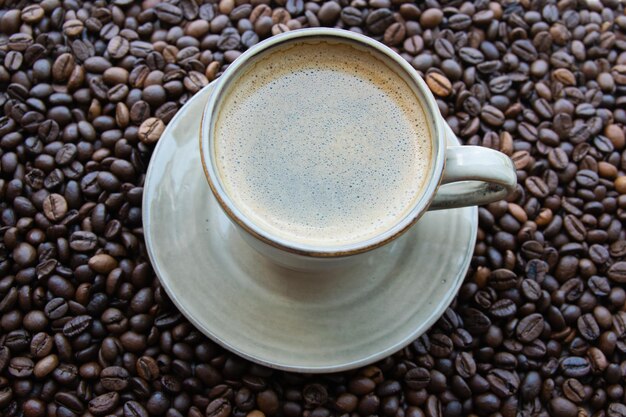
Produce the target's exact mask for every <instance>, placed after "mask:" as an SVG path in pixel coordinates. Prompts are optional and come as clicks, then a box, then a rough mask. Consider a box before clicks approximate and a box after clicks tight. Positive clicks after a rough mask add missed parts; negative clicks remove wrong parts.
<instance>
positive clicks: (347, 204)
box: [214, 41, 432, 246]
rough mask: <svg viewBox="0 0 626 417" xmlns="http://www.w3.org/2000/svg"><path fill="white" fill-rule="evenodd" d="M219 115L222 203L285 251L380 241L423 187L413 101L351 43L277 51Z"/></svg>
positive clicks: (423, 141) (237, 87)
mask: <svg viewBox="0 0 626 417" xmlns="http://www.w3.org/2000/svg"><path fill="white" fill-rule="evenodd" d="M218 106H219V108H220V113H219V115H218V117H217V120H216V124H215V127H214V129H215V130H214V146H215V148H214V152H215V160H216V165H217V168H218V175H219V176H220V179H221V182H222V184H223V186H224V189H225V191H226V193H227V194H228V195H229V197H230V198H231V199H232V200H233V203H234V204H235V206H236V207H237V208H238V209H239V210H240V211H241V212H242V213H243V214H244V215H245V216H246V217H248V218H249V219H250V220H251V221H252V222H253V223H255V224H256V225H257V226H258V227H260V228H262V229H264V230H265V231H267V232H269V233H271V234H272V235H274V236H277V237H279V238H282V239H285V240H287V241H290V242H297V243H301V244H309V245H326V246H339V245H348V244H351V243H357V242H362V241H364V240H366V239H368V238H372V237H374V236H377V235H378V234H380V233H382V232H384V231H386V230H388V229H390V228H391V227H392V226H394V225H395V224H396V223H397V222H398V221H400V220H401V219H402V218H403V217H404V216H406V215H407V213H408V211H409V209H410V208H411V207H412V205H413V204H414V203H415V201H416V199H418V198H419V197H420V195H421V191H422V189H423V188H424V186H425V184H426V183H427V182H428V181H429V170H430V165H431V161H432V144H431V132H430V131H429V127H428V123H427V119H426V114H425V111H424V108H423V106H422V105H421V103H420V98H419V97H418V96H417V95H416V94H415V93H414V92H413V90H412V89H411V88H410V87H409V85H408V84H407V83H406V82H405V81H404V79H403V78H402V77H401V76H400V75H398V74H397V73H396V71H394V69H392V68H390V67H389V66H388V64H386V63H385V62H383V61H382V60H381V59H380V58H378V57H376V56H375V55H373V54H372V53H370V52H367V51H365V50H362V49H360V48H358V47H356V46H352V45H351V44H349V43H347V42H336V43H331V42H324V41H317V42H315V43H309V42H306V41H302V42H296V43H291V44H287V45H284V46H281V47H278V48H274V49H272V50H271V51H269V52H266V53H265V54H262V55H260V56H259V57H258V58H256V60H255V61H253V62H252V64H251V65H250V67H249V68H247V69H246V70H244V72H243V73H242V74H241V75H239V76H238V78H236V79H233V80H232V82H231V83H230V84H229V86H227V91H225V95H224V98H223V99H222V102H221V104H218Z"/></svg>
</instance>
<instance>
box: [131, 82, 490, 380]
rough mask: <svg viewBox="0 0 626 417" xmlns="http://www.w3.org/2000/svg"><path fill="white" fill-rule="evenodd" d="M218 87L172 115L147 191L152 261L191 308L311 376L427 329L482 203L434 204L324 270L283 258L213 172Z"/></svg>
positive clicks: (283, 365)
mask: <svg viewBox="0 0 626 417" xmlns="http://www.w3.org/2000/svg"><path fill="white" fill-rule="evenodd" d="M211 88H212V87H211V86H207V87H206V88H205V89H203V90H202V91H200V92H199V93H197V94H196V95H195V96H194V97H193V98H192V99H191V100H190V101H189V102H188V103H187V104H186V105H185V107H184V108H183V109H181V110H180V111H179V113H178V114H177V116H176V117H175V118H174V119H173V120H172V121H171V122H170V123H169V125H168V127H167V129H166V131H165V133H164V134H163V135H162V137H161V139H160V141H159V144H158V145H157V147H156V149H155V151H154V154H153V156H152V160H151V163H150V167H149V170H148V175H147V178H146V183H145V187H144V202H143V218H144V233H145V238H146V244H147V247H148V252H149V255H150V259H151V261H152V265H153V266H154V269H155V271H156V273H157V275H158V276H159V278H160V280H161V283H162V285H163V286H164V288H165V289H166V291H167V292H168V294H169V295H170V297H171V299H172V301H173V302H174V303H175V304H176V306H177V307H178V308H179V309H180V310H181V311H182V313H183V314H184V315H185V316H186V317H187V318H188V319H189V320H190V321H191V322H192V323H193V324H194V325H195V326H196V327H197V328H198V329H199V330H200V331H202V332H203V333H204V334H206V335H207V336H209V337H210V338H212V339H213V340H215V341H216V342H217V343H219V344H221V345H222V346H224V347H226V348H229V349H230V350H232V351H234V352H236V353H238V354H239V355H241V356H243V357H245V358H248V359H251V360H253V361H256V362H259V363H262V364H265V365H268V366H271V367H275V368H280V369H285V370H291V371H301V372H328V371H340V370H345V369H350V368H354V367H357V366H362V365H365V364H368V363H371V362H374V361H376V360H379V359H381V358H383V357H385V356H387V355H390V354H392V353H394V352H396V351H397V350H399V349H401V348H402V347H404V346H406V345H407V344H408V343H410V342H411V341H413V340H414V339H415V338H416V337H418V336H419V335H421V334H422V333H423V332H425V331H426V330H427V329H428V327H430V326H431V325H432V324H433V323H434V322H435V321H436V319H437V318H438V317H439V316H440V315H441V314H442V313H443V312H444V311H445V308H446V307H447V306H448V305H449V304H450V302H451V301H452V299H453V297H454V295H455V293H456V291H457V289H458V288H459V286H460V285H461V283H462V281H463V278H464V275H465V273H466V271H467V268H468V266H469V262H470V259H471V255H472V251H473V247H474V241H475V238H476V231H477V224H478V217H477V208H476V207H466V208H460V209H453V210H443V211H435V212H428V213H426V214H425V215H424V216H423V218H422V219H421V220H420V221H419V222H418V223H417V224H416V225H415V226H414V227H412V228H411V229H410V230H409V231H408V232H407V233H405V234H404V235H403V236H401V237H400V238H398V239H396V240H395V241H393V242H391V243H390V244H388V245H385V246H383V247H381V248H379V249H376V250H373V251H371V252H368V253H367V254H368V255H367V256H366V257H365V258H364V260H363V261H362V262H359V263H358V264H356V265H350V266H346V267H342V268H337V269H333V270H330V271H323V272H317V273H314V272H295V271H292V270H289V269H286V268H282V267H279V266H277V265H275V264H272V263H271V262H270V261H268V260H267V259H266V258H264V257H262V256H261V255H260V254H259V253H257V252H256V251H255V250H253V249H252V248H251V247H250V246H249V245H248V244H247V243H246V242H245V241H244V239H243V238H242V236H241V231H240V230H238V229H236V227H235V226H234V225H233V224H232V222H231V221H230V220H229V219H228V218H227V216H226V215H225V214H224V213H223V211H222V209H221V207H220V205H219V204H218V203H217V201H216V200H215V199H214V197H213V194H212V193H211V190H210V188H209V185H208V184H207V182H206V179H205V177H204V174H203V172H202V166H201V162H200V155H199V151H198V135H199V128H200V119H201V116H202V111H203V107H204V104H205V103H206V101H207V99H208V96H209V93H210V89H211ZM450 144H454V142H451V143H450Z"/></svg>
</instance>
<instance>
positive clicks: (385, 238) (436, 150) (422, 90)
mask: <svg viewBox="0 0 626 417" xmlns="http://www.w3.org/2000/svg"><path fill="white" fill-rule="evenodd" d="M315 37H320V38H336V39H342V40H348V41H352V42H355V43H358V44H360V45H362V46H365V47H368V48H372V49H374V50H376V51H377V52H379V53H381V54H382V55H384V56H385V57H386V59H389V60H391V61H393V62H395V63H396V64H397V65H398V66H399V67H400V68H401V70H402V71H404V73H405V75H407V77H406V78H407V81H410V82H411V83H413V86H412V87H415V89H416V91H417V92H418V93H419V94H420V97H421V99H422V100H421V105H422V106H423V107H424V110H425V113H426V119H427V122H428V123H429V129H430V131H431V143H432V147H433V160H432V162H431V166H430V170H429V181H428V182H427V183H426V184H425V186H424V187H423V188H422V190H421V196H419V197H418V198H417V199H416V200H415V201H414V202H413V204H412V205H411V206H410V208H409V209H408V210H407V214H405V215H404V217H402V218H401V219H400V220H398V221H396V223H394V224H393V226H391V227H389V228H388V229H386V230H385V231H383V232H381V233H379V234H377V235H375V236H373V237H370V238H368V239H364V240H362V241H358V242H355V243H350V244H344V245H336V246H330V245H328V246H322V245H309V244H304V243H299V242H294V241H289V240H287V239H283V238H281V237H279V236H275V235H273V234H272V233H270V232H268V231H267V230H265V229H263V228H262V227H260V226H258V225H257V224H256V223H254V222H253V221H252V220H250V219H249V218H248V217H247V216H246V215H245V214H244V213H243V212H242V211H241V210H239V208H238V207H237V205H236V204H235V203H234V201H233V200H232V199H231V198H230V196H229V195H228V193H227V192H226V190H225V189H224V187H223V185H222V181H221V178H220V176H219V174H218V172H217V169H216V167H215V163H214V162H215V152H214V149H215V146H214V145H215V138H214V128H215V116H216V114H217V112H216V110H217V107H216V104H217V102H218V100H219V99H221V93H222V92H223V91H224V89H225V88H226V87H227V86H228V85H229V83H230V81H232V79H233V78H235V76H236V75H237V74H238V73H239V71H241V70H243V69H245V68H246V67H247V66H248V64H249V61H250V58H252V57H254V56H256V55H258V54H260V53H262V52H264V51H266V50H268V49H271V48H273V47H276V46H278V45H281V44H284V43H286V42H290V41H293V40H297V39H306V38H315ZM215 84H216V85H215V88H214V90H213V92H212V93H211V95H210V96H209V99H208V101H207V103H206V105H205V107H204V110H203V114H202V120H201V123H200V134H199V144H200V159H201V162H202V169H203V171H204V175H205V177H206V179H207V182H208V183H209V186H210V188H211V191H212V192H213V195H214V196H215V198H216V199H217V201H218V202H219V204H220V206H221V207H222V209H223V210H224V212H225V213H226V214H227V215H228V217H229V218H230V219H231V220H232V221H234V222H235V223H236V224H237V225H239V226H240V227H241V228H242V229H244V231H246V232H247V233H250V234H251V235H252V236H253V237H255V238H257V239H259V240H261V241H262V242H264V243H266V244H269V245H271V246H273V247H276V248H278V249H281V250H283V251H286V252H290V253H294V254H298V255H304V256H307V257H318V258H334V257H342V256H349V255H355V254H358V253H363V252H367V251H369V250H372V249H375V248H378V247H380V246H383V245H385V244H387V243H389V242H390V241H392V240H394V239H396V238H397V237H399V236H400V235H402V234H403V233H404V232H406V231H407V230H408V229H409V228H410V227H411V226H413V224H415V223H416V222H417V220H419V218H420V217H421V216H422V214H424V213H425V212H426V210H427V209H428V207H429V205H430V203H431V202H432V200H433V198H434V196H435V193H436V191H437V189H438V187H439V185H440V182H441V179H442V177H443V168H444V164H445V148H446V145H445V134H444V132H445V131H444V127H443V123H444V122H443V117H442V116H441V114H440V113H439V108H438V106H437V103H436V101H435V98H434V96H433V95H432V93H431V92H430V90H429V89H428V86H427V85H426V82H425V81H424V80H423V79H422V77H420V76H419V74H418V73H417V71H416V70H415V69H414V68H413V67H412V66H411V65H410V64H409V63H408V62H406V61H405V60H404V59H403V58H402V57H401V56H400V55H398V54H397V53H396V52H394V51H393V50H392V49H391V48H389V47H387V46H386V45H384V44H382V43H380V42H378V41H376V40H374V39H371V38H369V37H367V36H365V35H361V34H358V33H355V32H351V31H347V30H342V29H335V28H306V29H298V30H294V31H289V32H285V33H282V34H279V35H276V36H273V37H270V38H268V39H266V40H264V41H262V42H259V43H258V44H256V45H254V46H253V47H251V48H250V49H248V50H247V51H246V52H244V53H243V54H242V55H241V56H240V57H239V58H238V59H237V60H235V62H233V63H232V64H230V65H229V67H228V68H227V69H226V70H225V71H224V73H223V74H222V75H221V76H220V78H219V79H218V80H217V82H216V83H215ZM207 127H208V128H207Z"/></svg>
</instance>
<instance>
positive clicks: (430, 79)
mask: <svg viewBox="0 0 626 417" xmlns="http://www.w3.org/2000/svg"><path fill="white" fill-rule="evenodd" d="M426 84H428V87H429V88H430V90H431V91H432V92H433V94H435V95H437V96H440V97H447V96H449V95H450V94H451V93H452V84H451V83H450V80H448V79H447V78H446V76H445V75H443V74H440V73H438V72H430V73H428V74H427V75H426Z"/></svg>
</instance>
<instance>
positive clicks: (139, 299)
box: [0, 0, 626, 417]
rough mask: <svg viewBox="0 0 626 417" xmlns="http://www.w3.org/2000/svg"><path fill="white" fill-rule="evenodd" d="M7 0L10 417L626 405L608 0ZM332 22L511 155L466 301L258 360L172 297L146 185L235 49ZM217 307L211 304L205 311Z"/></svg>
mask: <svg viewBox="0 0 626 417" xmlns="http://www.w3.org/2000/svg"><path fill="white" fill-rule="evenodd" d="M200 3H201V1H198V2H197V1H196V0H172V1H167V2H158V1H155V0H145V1H143V2H139V1H137V2H134V1H130V0H113V1H112V2H105V1H102V0H95V1H84V2H82V1H77V0H64V1H61V0H43V1H41V2H38V3H33V4H28V3H26V2H23V1H11V0H7V1H0V31H1V32H2V33H1V34H0V64H1V65H0V236H1V237H2V239H1V241H0V414H2V415H3V416H19V415H24V416H26V417H38V416H46V415H48V416H59V417H70V416H78V415H94V416H104V415H118V416H122V415H123V416H125V417H143V416H149V415H151V416H167V417H178V416H190V417H199V416H203V415H205V416H208V417H228V416H235V417H244V416H248V417H263V416H268V417H269V416H285V417H298V416H303V417H327V416H330V415H337V416H339V415H345V416H348V415H349V416H356V415H361V416H367V415H378V416H386V417H405V416H406V417H420V416H428V417H438V416H450V417H453V416H461V415H468V414H472V415H479V416H488V415H494V416H504V417H509V416H511V417H512V416H516V415H522V416H547V415H558V416H563V417H570V416H572V417H573V416H592V415H593V416H608V417H617V416H626V406H625V405H624V403H626V396H625V392H624V385H625V383H626V307H625V302H626V240H625V237H626V236H625V231H624V221H625V220H626V175H625V171H626V152H625V151H624V149H625V142H626V141H625V131H624V124H625V123H626V16H625V15H624V10H623V3H621V2H619V1H618V0H558V1H554V0H519V1H502V2H501V3H499V2H495V1H492V2H490V1H487V0H474V1H462V0H450V1H444V0H441V1H440V2H438V1H436V0H426V1H424V2H421V1H420V2H417V3H413V2H411V1H408V0H352V1H348V0H339V1H336V2H335V1H326V2H323V1H304V0H219V1H218V0H211V1H209V2H203V3H201V4H200ZM320 25H323V26H336V27H341V28H345V29H350V30H353V31H356V32H361V33H365V34H367V35H369V36H372V37H374V38H375V39H378V40H380V41H382V42H384V43H386V44H387V45H389V46H390V47H392V48H394V49H395V50H396V51H398V52H399V53H400V54H401V55H402V57H404V58H405V59H406V60H407V61H408V62H410V63H411V65H412V66H413V67H414V68H416V69H417V70H418V71H419V72H420V74H421V75H422V76H423V77H424V78H425V80H426V83H427V84H428V86H429V87H430V89H431V90H432V91H433V93H434V94H435V96H436V98H437V103H438V105H439V108H440V110H441V112H442V114H443V115H444V117H445V118H446V119H447V121H448V123H449V124H450V125H451V127H452V129H453V130H454V131H455V132H456V133H457V134H458V136H459V138H460V139H461V141H462V142H464V143H466V144H473V145H482V146H486V147H490V148H494V149H498V150H500V151H502V152H504V153H506V154H507V155H509V156H511V158H512V159H513V161H514V162H515V166H516V168H517V176H518V187H517V190H516V192H515V194H514V195H513V196H511V198H509V200H508V201H501V202H498V203H494V204H490V205H489V206H486V207H481V208H480V209H479V216H480V217H479V225H480V230H479V233H478V240H477V242H476V246H475V250H474V256H473V258H472V264H471V268H470V270H469V272H468V274H467V278H466V280H465V283H464V285H463V286H462V288H461V290H460V292H459V295H458V297H457V299H456V300H455V301H454V303H453V304H452V306H451V307H450V308H449V309H448V310H447V311H446V313H445V314H444V316H443V317H442V318H441V319H440V320H439V321H438V322H437V324H436V325H435V326H434V327H433V328H432V329H430V331H428V333H427V334H426V335H424V336H422V337H420V338H419V339H418V340H416V341H414V342H413V343H411V344H410V345H409V346H408V347H406V348H405V349H403V350H402V351H400V352H398V353H397V354H395V355H393V356H391V357H389V358H386V359H385V360H382V361H380V362H379V363H376V364H374V365H372V366H368V367H365V368H362V369H359V370H356V371H353V372H344V373H340V374H332V375H301V374H291V373H285V372H278V371H273V370H271V369H268V368H265V367H262V366H258V365H255V364H251V363H249V362H246V361H245V360H242V359H240V358H238V357H237V356H235V355H232V354H230V353H228V352H226V351H224V350H223V349H221V348H219V347H218V346H216V345H215V344H214V343H212V342H211V341H209V340H207V339H206V338H205V337H204V336H202V335H201V334H200V333H199V332H198V331H197V330H195V329H194V328H193V327H192V326H191V325H190V324H189V322H187V321H186V320H185V319H184V318H183V317H182V316H181V314H180V313H179V312H178V311H177V310H176V309H175V308H174V307H173V306H172V304H171V302H170V301H169V300H168V298H167V296H166V294H165V293H164V291H163V289H162V287H161V286H160V285H159V282H158V280H157V279H156V277H155V274H154V272H153V270H152V268H151V267H150V264H149V262H148V259H147V256H146V251H145V245H144V242H143V231H142V221H141V197H142V191H143V189H142V185H143V182H144V179H145V171H146V166H147V164H148V161H149V160H150V155H151V152H152V150H153V148H154V144H155V143H156V142H157V141H158V140H159V138H160V136H161V134H162V133H163V130H164V128H165V126H166V125H167V123H168V122H169V121H170V120H171V118H172V117H173V115H174V114H175V113H176V111H177V110H178V109H179V108H180V107H181V106H182V105H183V104H184V103H185V102H186V101H187V100H188V99H189V98H190V97H191V96H192V95H193V94H194V93H196V92H197V91H199V90H200V89H201V88H202V87H204V86H205V85H207V84H208V83H209V82H210V81H212V80H214V79H215V78H217V77H218V76H219V75H220V74H221V73H222V71H223V70H224V69H225V68H226V67H227V66H228V64H230V63H232V62H233V61H234V60H235V59H237V57H238V56H239V55H240V54H241V53H242V52H243V51H244V50H245V49H247V48H249V47H251V46H252V45H254V44H256V43H258V42H259V41H261V40H263V39H265V38H267V37H269V36H272V35H275V34H278V33H282V32H285V31H289V30H294V29H298V28H304V27H312V26H320ZM210 308H211V306H207V309H210Z"/></svg>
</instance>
